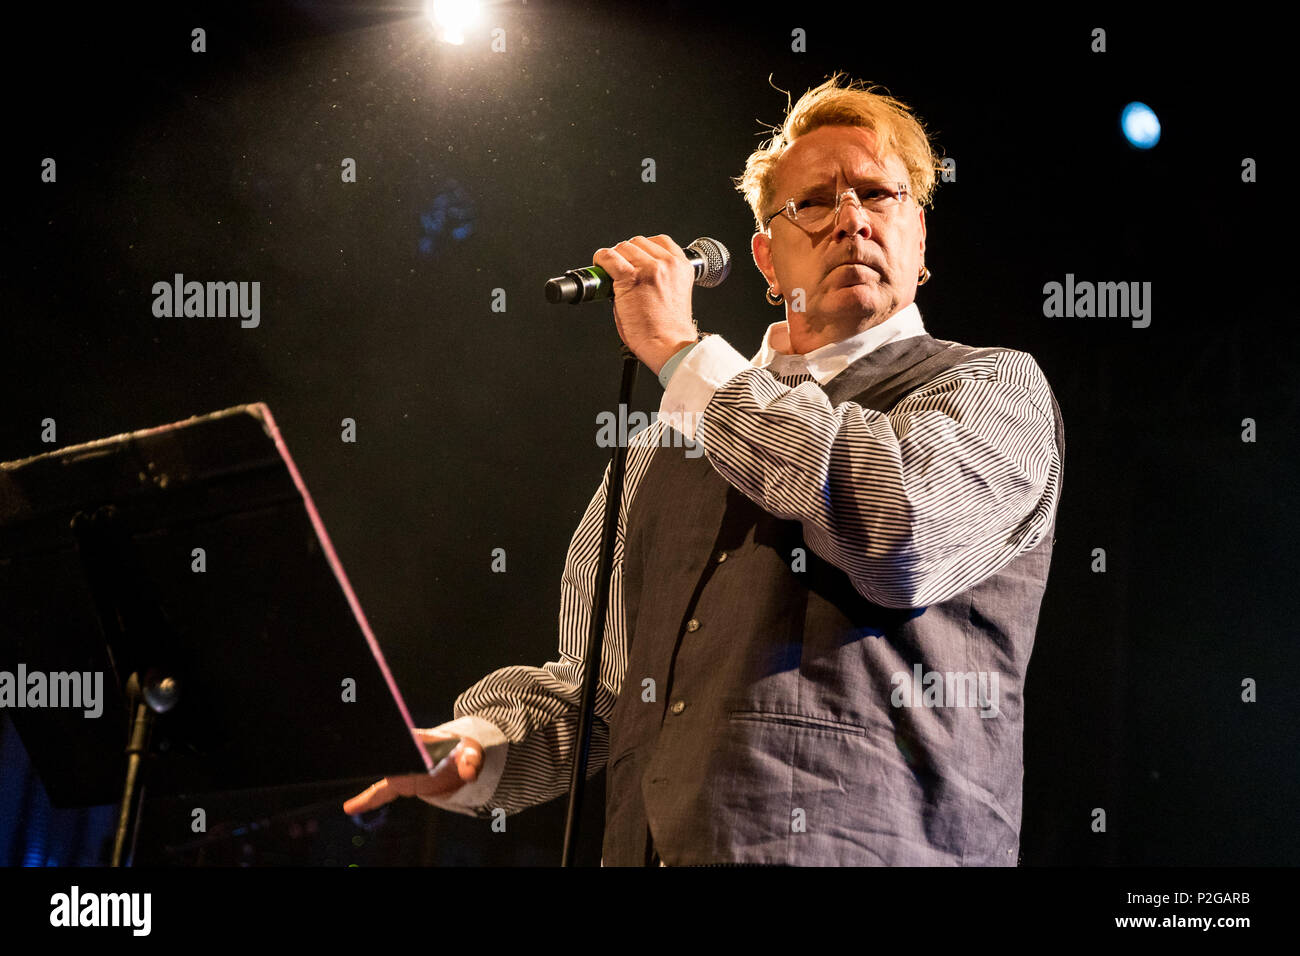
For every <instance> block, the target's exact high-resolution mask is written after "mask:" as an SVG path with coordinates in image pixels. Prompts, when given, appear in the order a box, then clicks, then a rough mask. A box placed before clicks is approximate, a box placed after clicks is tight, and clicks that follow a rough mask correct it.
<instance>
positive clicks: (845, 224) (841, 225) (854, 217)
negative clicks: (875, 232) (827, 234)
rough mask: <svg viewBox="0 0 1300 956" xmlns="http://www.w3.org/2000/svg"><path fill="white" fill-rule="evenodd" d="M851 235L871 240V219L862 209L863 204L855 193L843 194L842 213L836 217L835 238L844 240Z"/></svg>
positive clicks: (841, 201)
mask: <svg viewBox="0 0 1300 956" xmlns="http://www.w3.org/2000/svg"><path fill="white" fill-rule="evenodd" d="M851 235H860V236H862V238H863V239H870V238H871V217H870V216H868V215H867V211H866V210H865V209H863V208H862V203H861V201H860V200H859V199H858V197H857V195H856V194H855V193H852V192H850V193H848V194H847V195H844V194H841V196H840V211H839V213H838V214H837V215H836V217H835V238H836V239H844V238H846V237H848V236H851Z"/></svg>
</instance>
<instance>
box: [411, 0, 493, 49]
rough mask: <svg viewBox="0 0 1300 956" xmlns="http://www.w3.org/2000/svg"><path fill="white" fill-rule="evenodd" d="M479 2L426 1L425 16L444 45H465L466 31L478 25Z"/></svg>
mask: <svg viewBox="0 0 1300 956" xmlns="http://www.w3.org/2000/svg"><path fill="white" fill-rule="evenodd" d="M478 13H479V7H478V0H426V2H425V4H424V15H425V16H426V17H428V18H429V20H430V21H432V23H433V25H434V26H435V27H437V28H438V39H440V40H442V41H443V42H444V43H456V44H460V43H464V42H465V30H466V29H467V28H469V27H472V26H474V25H475V24H477V23H478Z"/></svg>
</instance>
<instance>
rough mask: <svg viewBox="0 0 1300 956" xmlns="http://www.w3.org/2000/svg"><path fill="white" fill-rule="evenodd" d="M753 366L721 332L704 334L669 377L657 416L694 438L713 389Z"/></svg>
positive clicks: (689, 437)
mask: <svg viewBox="0 0 1300 956" xmlns="http://www.w3.org/2000/svg"><path fill="white" fill-rule="evenodd" d="M753 367H754V366H753V364H752V363H751V362H750V361H749V360H748V359H747V358H745V356H743V355H741V354H740V353H739V352H737V351H736V350H735V349H733V348H732V347H731V346H730V345H729V344H728V343H727V340H726V339H724V338H723V337H722V336H721V335H706V336H705V337H704V339H703V340H702V341H701V342H700V343H699V344H698V345H696V346H695V348H693V349H691V350H690V351H689V352H688V353H686V358H684V359H682V362H681V364H680V365H678V366H677V370H676V371H675V372H673V377H672V378H670V379H669V380H668V387H667V388H666V389H664V397H663V399H662V400H661V401H660V402H659V418H660V419H662V420H663V421H664V422H665V423H666V424H668V425H670V426H671V427H673V428H675V429H677V430H678V431H679V432H681V433H682V434H683V435H684V436H685V437H686V438H688V439H690V440H691V441H694V440H695V430H696V428H697V427H698V425H699V419H700V416H701V415H702V414H704V409H705V408H707V407H708V405H709V402H710V401H712V399H713V393H714V392H716V391H717V390H718V389H719V388H721V387H722V386H723V385H725V384H727V382H729V381H730V380H731V379H733V378H735V377H736V376H737V375H739V374H740V373H741V372H743V371H745V369H747V368H753Z"/></svg>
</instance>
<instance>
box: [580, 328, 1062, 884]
mask: <svg viewBox="0 0 1300 956" xmlns="http://www.w3.org/2000/svg"><path fill="white" fill-rule="evenodd" d="M999 351H1004V350H1002V349H974V348H971V347H970V346H966V345H959V344H956V343H953V342H947V341H943V340H939V339H934V338H932V337H931V336H929V335H920V336H916V337H913V338H909V339H903V340H900V341H895V342H890V343H887V344H886V345H884V346H881V347H880V348H878V349H876V350H875V351H873V352H871V353H870V354H868V355H866V356H864V357H863V358H861V359H859V360H858V361H857V362H855V363H854V364H852V365H850V366H849V367H848V368H847V369H845V370H844V371H843V372H841V373H840V374H839V375H837V376H836V377H835V378H834V379H832V380H831V381H830V382H829V383H828V384H827V385H826V386H825V387H824V391H825V392H826V394H827V396H828V398H829V399H830V401H831V404H832V405H836V404H839V403H841V402H845V401H853V402H856V403H858V404H859V405H862V406H864V407H866V408H869V409H874V410H878V411H888V410H889V409H891V408H892V407H893V406H894V405H896V404H897V403H898V402H899V400H900V399H902V398H903V397H904V396H906V395H907V394H908V393H909V392H911V391H913V390H914V389H916V388H917V387H919V386H921V385H923V384H925V383H927V382H929V381H931V380H932V379H934V378H935V377H936V376H937V375H939V374H940V373H941V372H943V371H945V370H946V369H948V368H951V367H952V366H954V365H957V364H960V363H961V362H964V361H967V360H969V359H971V358H975V357H978V356H981V355H986V354H991V353H995V352H999ZM1052 403H1053V414H1054V417H1055V420H1056V441H1057V448H1058V451H1059V452H1060V453H1061V456H1062V461H1064V449H1065V443H1064V434H1063V431H1062V426H1061V415H1060V409H1059V407H1057V405H1056V399H1055V397H1054V396H1053V399H1052ZM1054 531H1055V521H1054V520H1053V524H1052V527H1051V528H1049V530H1048V532H1047V533H1046V534H1045V535H1044V537H1043V539H1042V541H1041V542H1040V543H1039V544H1038V545H1037V546H1036V547H1035V548H1033V549H1032V550H1031V551H1028V552H1026V553H1024V554H1021V555H1018V556H1017V557H1016V558H1014V559H1013V560H1012V561H1011V562H1010V563H1009V564H1008V565H1007V566H1006V567H1005V568H1003V569H1002V570H1001V571H999V572H998V573H996V574H994V575H992V576H990V577H989V578H987V579H985V580H984V581H982V582H980V583H979V584H978V585H976V586H975V587H972V588H969V589H967V590H966V591H964V592H962V593H961V594H958V595H956V596H955V597H952V598H950V599H949V600H947V601H944V602H942V603H939V604H933V605H930V606H929V607H924V608H912V609H896V608H886V607H881V606H880V605H877V604H874V603H872V602H870V601H868V600H866V599H865V598H863V597H862V596H861V595H860V594H859V593H858V592H857V590H856V589H855V588H854V587H853V585H852V584H851V583H850V581H849V579H848V576H847V575H845V574H844V572H842V571H840V570H839V569H838V568H836V567H835V566H833V565H831V564H829V563H828V562H826V561H823V560H822V559H821V558H819V557H818V556H817V555H816V554H815V553H814V552H813V551H812V550H811V549H810V548H808V546H807V545H806V544H805V543H804V541H803V537H802V526H801V525H800V524H799V522H797V521H785V520H781V519H778V518H775V517H773V516H772V515H771V514H769V513H767V512H766V511H764V510H763V509H762V508H760V507H758V506H757V505H755V504H754V503H753V502H752V501H750V500H749V499H748V498H746V497H745V496H744V495H743V494H741V493H740V492H739V491H737V490H736V489H735V488H733V487H731V485H730V484H728V483H727V481H726V480H725V479H723V478H722V477H721V476H720V475H719V474H718V473H717V472H716V471H715V470H714V469H713V466H712V465H710V464H709V462H708V459H707V457H706V456H703V455H701V456H699V457H696V458H688V457H686V455H685V454H684V452H683V450H682V449H680V448H673V447H667V446H662V447H659V448H657V449H656V450H655V452H654V458H653V460H652V461H651V463H650V465H649V467H648V469H647V471H646V474H645V475H644V477H643V478H642V480H641V483H640V485H639V487H638V489H637V493H636V497H635V499H634V500H633V502H632V506H631V509H630V511H629V513H628V521H627V532H626V541H625V547H624V582H623V584H624V597H625V602H626V610H627V624H628V628H627V631H628V641H629V644H630V647H629V650H628V669H627V672H626V674H625V675H624V680H623V688H622V692H621V693H620V694H619V698H618V701H617V702H616V704H615V706H614V710H613V713H612V715H611V718H610V743H609V747H610V749H609V755H610V759H609V763H608V765H607V778H606V786H607V796H606V819H605V838H604V846H603V862H604V864H605V865H606V866H642V865H645V864H647V863H649V862H650V859H651V847H652V846H653V849H654V851H655V852H657V853H658V854H659V856H660V857H661V858H662V859H663V861H664V862H665V863H666V864H667V865H669V866H689V865H708V864H713V865H717V864H723V865H725V864H786V865H798V866H809V865H812V866H816V865H900V864H901V865H936V864H966V865H1010V866H1014V865H1015V864H1016V862H1017V859H1016V858H1017V851H1018V848H1019V842H1020V810H1021V790H1022V786H1021V784H1022V774H1023V769H1022V753H1023V751H1022V732H1023V716H1022V708H1023V698H1022V690H1023V681H1024V676H1025V669H1026V665H1027V664H1028V662H1029V654H1030V650H1031V649H1032V647H1033V642H1034V631H1035V627H1036V626H1037V622H1038V610H1039V604H1040V602H1041V600H1042V595H1043V589H1044V586H1045V585H1046V581H1047V572H1048V566H1049V563H1050V560H1051V552H1052V541H1053V538H1052V534H1053V532H1054ZM795 548H802V549H803V550H804V553H805V554H806V562H807V566H806V569H804V570H801V571H795V570H794V569H793V568H792V560H793V559H792V553H793V552H794V549H795ZM917 665H920V668H921V669H920V671H917V670H916V667H917ZM932 671H937V672H942V673H949V672H954V673H962V674H965V673H969V672H977V673H978V672H984V673H986V674H989V673H994V672H995V673H996V674H997V675H998V680H999V685H998V688H997V690H998V693H997V703H998V708H999V711H1000V713H999V714H998V715H997V716H994V717H991V718H990V717H981V716H980V710H979V709H977V708H974V707H953V706H941V707H926V706H922V705H921V704H922V701H921V700H917V701H915V704H916V706H910V707H909V706H892V705H891V695H893V694H894V693H895V692H896V688H898V687H899V684H898V683H897V682H896V681H895V680H892V679H891V677H892V675H897V674H899V673H900V672H905V673H907V674H909V675H915V676H916V678H917V682H918V684H919V683H920V678H921V676H922V675H923V674H925V673H927V672H932ZM647 679H651V680H653V681H654V684H653V688H654V694H653V696H654V700H653V701H650V700H646V698H647V697H649V696H651V695H650V693H649V692H648V690H647V688H648V687H649V686H650V685H648V684H646V683H645V681H646V680H647Z"/></svg>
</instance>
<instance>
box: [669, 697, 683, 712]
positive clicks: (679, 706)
mask: <svg viewBox="0 0 1300 956" xmlns="http://www.w3.org/2000/svg"><path fill="white" fill-rule="evenodd" d="M668 709H669V710H671V711H672V712H673V713H674V714H680V713H681V712H682V711H684V710H685V709H686V701H684V700H675V701H673V705H672V706H671V707H669V708H668Z"/></svg>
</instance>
